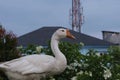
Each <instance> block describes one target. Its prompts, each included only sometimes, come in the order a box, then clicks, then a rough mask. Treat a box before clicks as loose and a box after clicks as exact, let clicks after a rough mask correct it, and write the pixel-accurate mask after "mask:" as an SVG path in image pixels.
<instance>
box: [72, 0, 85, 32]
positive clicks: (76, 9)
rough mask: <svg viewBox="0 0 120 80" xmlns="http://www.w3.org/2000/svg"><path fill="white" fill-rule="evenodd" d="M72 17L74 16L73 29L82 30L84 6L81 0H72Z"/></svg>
mask: <svg viewBox="0 0 120 80" xmlns="http://www.w3.org/2000/svg"><path fill="white" fill-rule="evenodd" d="M70 17H71V18H72V22H71V23H72V24H71V25H72V30H74V31H77V32H81V27H82V24H83V7H82V6H81V2H80V0H72V11H70ZM70 21H71V20H70Z"/></svg>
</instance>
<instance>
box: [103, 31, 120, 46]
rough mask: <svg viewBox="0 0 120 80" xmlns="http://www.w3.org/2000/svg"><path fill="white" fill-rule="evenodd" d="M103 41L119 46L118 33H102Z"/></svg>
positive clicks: (119, 38) (119, 35)
mask: <svg viewBox="0 0 120 80" xmlns="http://www.w3.org/2000/svg"><path fill="white" fill-rule="evenodd" d="M102 34H103V40H105V41H108V42H111V43H114V44H118V45H120V32H113V31H102Z"/></svg>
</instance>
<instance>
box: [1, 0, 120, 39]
mask: <svg viewBox="0 0 120 80" xmlns="http://www.w3.org/2000/svg"><path fill="white" fill-rule="evenodd" d="M81 2H82V6H83V8H84V12H83V13H84V16H85V21H84V24H83V26H82V33H85V34H88V35H91V36H94V37H97V38H102V33H101V31H103V30H107V31H116V32H120V0H81ZM71 7H72V0H0V24H2V25H3V26H4V27H5V28H6V29H7V30H8V31H13V32H14V33H15V34H16V35H17V36H21V35H23V34H26V33H28V32H31V31H33V30H36V29H39V28H41V27H43V26H63V27H67V28H70V29H71V25H70V23H69V22H70V21H69V10H70V9H71Z"/></svg>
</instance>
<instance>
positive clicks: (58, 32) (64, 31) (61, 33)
mask: <svg viewBox="0 0 120 80" xmlns="http://www.w3.org/2000/svg"><path fill="white" fill-rule="evenodd" d="M66 37H67V38H71V39H75V37H74V36H73V35H72V34H71V33H70V31H69V30H68V29H64V28H60V29H58V30H56V32H55V33H54V38H55V39H56V40H59V39H61V38H66Z"/></svg>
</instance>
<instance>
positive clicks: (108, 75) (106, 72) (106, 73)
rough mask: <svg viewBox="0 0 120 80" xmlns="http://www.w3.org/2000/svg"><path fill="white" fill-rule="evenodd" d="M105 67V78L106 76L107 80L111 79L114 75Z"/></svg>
mask: <svg viewBox="0 0 120 80" xmlns="http://www.w3.org/2000/svg"><path fill="white" fill-rule="evenodd" d="M103 67H104V68H105V70H104V74H103V76H104V78H105V80H107V79H108V78H110V77H111V76H112V73H111V71H110V70H109V69H108V68H107V67H105V66H103Z"/></svg>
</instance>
